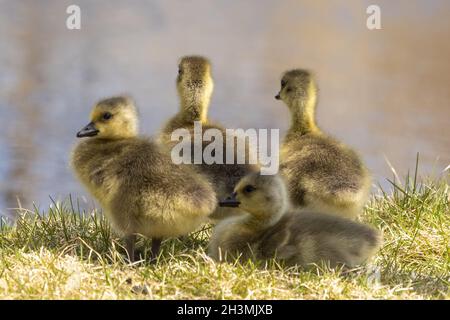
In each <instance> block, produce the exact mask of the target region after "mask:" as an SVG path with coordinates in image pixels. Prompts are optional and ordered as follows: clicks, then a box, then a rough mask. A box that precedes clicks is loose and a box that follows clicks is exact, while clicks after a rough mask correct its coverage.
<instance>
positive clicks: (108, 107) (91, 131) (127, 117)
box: [77, 96, 138, 140]
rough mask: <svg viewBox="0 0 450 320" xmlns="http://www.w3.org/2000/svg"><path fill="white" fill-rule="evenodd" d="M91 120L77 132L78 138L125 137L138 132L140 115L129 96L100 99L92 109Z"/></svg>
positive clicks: (132, 135)
mask: <svg viewBox="0 0 450 320" xmlns="http://www.w3.org/2000/svg"><path fill="white" fill-rule="evenodd" d="M90 120H91V122H89V124H88V125H86V126H85V127H84V128H83V129H81V130H80V131H79V132H78V133H77V137H78V138H82V137H97V138H100V139H112V140H114V139H124V138H131V137H135V136H136V135H137V134H138V116H137V110H136V107H135V105H134V102H133V100H132V99H131V98H128V97H123V96H119V97H113V98H108V99H104V100H101V101H99V102H98V103H97V104H96V105H95V106H94V108H93V109H92V112H91V116H90Z"/></svg>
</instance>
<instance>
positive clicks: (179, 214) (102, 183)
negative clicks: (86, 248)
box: [71, 97, 217, 261]
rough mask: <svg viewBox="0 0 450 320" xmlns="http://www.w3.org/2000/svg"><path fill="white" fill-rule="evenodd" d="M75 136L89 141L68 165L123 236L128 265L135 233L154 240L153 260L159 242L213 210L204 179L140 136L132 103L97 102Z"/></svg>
mask: <svg viewBox="0 0 450 320" xmlns="http://www.w3.org/2000/svg"><path fill="white" fill-rule="evenodd" d="M77 137H78V138H83V137H89V138H88V139H85V140H83V141H81V142H79V143H78V144H77V145H76V147H75V148H74V150H73V152H72V157H71V166H72V168H73V170H74V171H75V174H76V176H77V177H78V178H79V180H80V181H81V183H82V184H83V185H84V186H85V187H86V188H87V189H88V190H89V192H90V193H91V194H92V195H93V196H94V197H95V198H96V199H97V200H98V201H99V203H100V205H101V206H102V207H103V209H104V211H105V213H106V216H107V217H108V218H109V219H110V221H111V223H112V226H113V228H114V229H115V230H116V231H117V232H118V233H119V234H121V235H123V236H125V237H126V243H127V251H128V255H129V257H130V259H131V261H134V244H135V240H136V235H137V234H140V235H144V236H146V237H149V238H152V256H153V257H155V256H156V255H157V254H158V252H159V250H160V245H161V240H162V239H163V238H167V237H177V236H180V235H185V234H187V233H189V232H191V231H193V230H195V229H196V228H197V227H198V226H199V225H200V224H201V223H203V222H204V221H205V220H206V218H207V217H208V215H209V214H210V213H212V212H213V211H214V209H215V207H216V205H217V198H216V195H215V192H214V189H213V187H212V186H211V184H210V183H209V182H208V181H207V180H206V179H204V178H203V177H201V176H200V175H198V174H196V173H195V172H194V171H193V170H192V169H191V168H189V167H186V166H184V167H183V166H178V165H175V164H173V163H172V161H171V158H170V154H169V153H168V152H167V150H165V148H163V147H161V146H160V145H158V144H156V143H155V142H152V141H151V140H149V139H147V138H143V137H138V115H137V111H136V108H135V105H134V103H133V101H132V100H131V99H129V98H127V97H113V98H110V99H105V100H102V101H100V102H98V103H97V104H96V105H95V106H94V108H93V110H92V113H91V116H90V123H89V124H88V125H87V126H85V127H84V128H83V129H81V131H79V132H78V133H77Z"/></svg>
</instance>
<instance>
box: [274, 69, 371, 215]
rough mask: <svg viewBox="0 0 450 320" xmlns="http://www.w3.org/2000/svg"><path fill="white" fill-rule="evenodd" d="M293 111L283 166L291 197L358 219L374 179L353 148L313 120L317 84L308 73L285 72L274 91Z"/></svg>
mask: <svg viewBox="0 0 450 320" xmlns="http://www.w3.org/2000/svg"><path fill="white" fill-rule="evenodd" d="M275 98H276V99H277V100H283V102H284V103H285V104H286V105H287V106H288V108H289V111H290V113H291V126H290V128H289V130H288V132H287V134H286V136H285V138H284V141H283V143H282V146H281V152H280V171H281V173H282V174H283V175H284V176H285V178H286V180H287V186H288V191H289V194H290V198H291V202H292V204H293V205H295V206H299V207H304V208H307V209H309V210H311V211H317V212H328V213H331V214H335V215H339V216H342V217H346V218H350V219H354V218H356V217H357V216H358V215H359V214H360V212H362V208H363V206H364V204H365V202H366V201H367V198H368V195H369V190H370V184H371V182H370V181H371V178H370V174H369V171H368V170H367V168H366V167H365V165H364V164H363V162H362V160H361V159H360V157H359V156H358V155H357V153H356V152H355V151H353V150H352V149H350V148H349V147H347V146H345V145H344V144H342V143H341V142H339V141H337V140H335V139H334V138H332V137H330V136H328V135H326V134H325V133H323V132H322V131H321V130H320V129H319V127H318V126H317V124H316V121H315V109H316V102H317V86H316V83H315V81H314V79H313V76H312V75H311V73H310V72H308V71H306V70H301V69H295V70H291V71H287V72H286V73H284V75H283V77H282V80H281V90H280V92H279V93H278V94H277V95H276V96H275Z"/></svg>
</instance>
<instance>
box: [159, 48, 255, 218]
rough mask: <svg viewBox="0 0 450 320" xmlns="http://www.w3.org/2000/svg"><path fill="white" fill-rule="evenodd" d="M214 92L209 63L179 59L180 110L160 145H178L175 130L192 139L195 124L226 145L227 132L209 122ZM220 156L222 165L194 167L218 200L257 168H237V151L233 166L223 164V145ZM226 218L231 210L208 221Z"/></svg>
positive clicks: (224, 158) (239, 166) (250, 166)
mask: <svg viewBox="0 0 450 320" xmlns="http://www.w3.org/2000/svg"><path fill="white" fill-rule="evenodd" d="M213 88H214V82H213V78H212V76H211V64H210V62H209V61H208V59H206V58H204V57H201V56H185V57H183V58H181V60H180V63H179V66H178V76H177V91H178V96H179V98H180V110H179V112H178V113H177V114H176V115H175V116H174V117H172V118H171V119H170V120H169V121H168V122H167V124H166V125H165V126H164V128H163V130H162V133H161V135H160V141H162V142H163V143H164V144H165V145H167V146H173V145H174V144H176V143H178V142H172V141H171V138H170V136H171V134H172V132H173V131H174V130H175V129H179V128H184V129H188V130H189V131H190V132H191V135H192V137H193V134H194V131H193V130H194V121H200V122H201V123H202V128H203V130H206V129H217V130H220V131H221V132H222V135H223V137H224V141H226V136H227V135H226V130H225V129H224V128H223V127H222V126H221V125H219V124H216V123H213V122H211V121H209V119H208V108H209V104H210V100H211V95H212V92H213ZM192 140H193V139H192ZM208 144H209V141H205V142H204V144H203V149H204V148H205V147H206V146H207V145H208ZM235 145H236V144H235ZM250 147H251V146H249V145H247V151H248V150H249V148H250ZM193 149H194V148H192V150H193ZM232 151H233V150H232ZM222 154H223V163H224V164H206V163H202V164H201V165H200V166H196V167H197V169H198V170H199V171H200V172H201V173H203V174H206V176H207V177H209V179H210V181H212V182H213V184H214V187H215V191H216V193H217V195H218V197H220V198H221V197H225V196H226V195H228V194H230V193H231V192H232V191H233V188H234V186H235V185H236V183H237V182H238V181H239V180H240V179H241V178H242V177H244V176H245V175H247V174H249V173H250V172H256V171H258V170H259V167H258V166H257V165H250V164H236V159H237V152H236V148H235V150H234V157H235V161H234V163H235V164H225V160H226V154H227V148H226V146H225V145H224V147H223V153H222ZM247 159H248V154H247ZM233 211H234V210H233ZM229 214H232V210H228V209H226V210H224V209H223V208H218V209H217V211H216V212H215V213H214V214H213V215H212V216H211V218H212V219H221V218H222V217H223V216H227V215H229Z"/></svg>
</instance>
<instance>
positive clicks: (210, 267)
mask: <svg viewBox="0 0 450 320" xmlns="http://www.w3.org/2000/svg"><path fill="white" fill-rule="evenodd" d="M447 178H448V177H447ZM449 201H450V193H449V185H448V179H446V178H443V179H441V180H439V181H423V182H420V183H419V182H418V181H417V172H416V174H415V176H414V177H413V178H411V179H409V178H408V179H407V181H406V182H405V183H403V184H402V185H400V184H398V183H397V182H395V181H393V190H391V191H390V192H389V193H387V192H385V191H383V190H380V192H379V194H378V195H375V196H373V197H372V199H371V201H370V203H369V204H368V205H367V207H366V210H365V212H364V215H363V216H362V218H361V220H362V221H365V222H367V223H370V224H372V225H374V226H376V227H378V228H379V229H382V230H383V232H384V239H385V241H384V246H383V248H382V249H381V250H380V252H379V253H378V254H377V255H376V256H375V257H374V258H373V259H372V260H370V261H369V262H368V263H367V264H366V265H364V266H361V267H359V268H357V269H354V270H352V271H350V272H343V271H342V270H330V269H327V268H317V270H315V271H304V270H302V269H300V268H285V267H282V266H280V265H278V264H277V263H276V262H275V261H271V262H270V263H268V264H266V265H255V264H252V263H250V262H248V263H245V264H241V263H233V264H229V263H222V264H220V263H215V262H214V261H212V260H211V259H210V258H209V257H208V256H207V255H206V254H205V247H206V245H207V241H208V236H209V233H210V228H207V227H205V228H204V229H203V230H201V231H199V232H195V233H192V234H191V235H190V236H189V237H186V238H183V239H182V240H180V239H172V240H167V241H165V242H164V244H163V254H162V255H161V256H160V259H159V261H158V262H157V263H156V264H148V263H145V262H138V263H136V264H134V265H130V264H129V263H127V262H126V260H125V259H124V252H125V251H124V248H123V246H124V243H123V242H122V241H121V240H120V239H119V238H118V237H117V236H116V235H115V234H114V233H113V232H112V230H111V229H110V227H109V224H108V222H107V221H106V220H105V218H103V217H102V216H101V214H97V213H96V212H93V213H86V212H81V211H80V210H79V209H76V208H77V207H78V206H77V205H76V204H74V203H72V201H71V200H70V199H69V201H67V203H65V204H61V203H54V204H53V206H52V207H51V208H49V210H48V211H47V212H46V213H45V214H44V213H39V212H38V210H37V209H35V210H34V211H26V210H22V211H21V212H20V217H19V219H18V220H17V222H16V223H15V225H14V226H11V225H9V224H6V223H2V225H1V227H0V229H1V230H0V299H42V298H43V299H449V298H450V290H449V288H450V287H449V285H450V241H449V240H450V211H449ZM138 246H139V247H140V248H141V249H142V250H143V252H142V254H143V255H144V257H145V256H146V255H148V252H147V251H145V250H144V248H149V243H148V241H147V240H144V239H140V242H139V244H138Z"/></svg>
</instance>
